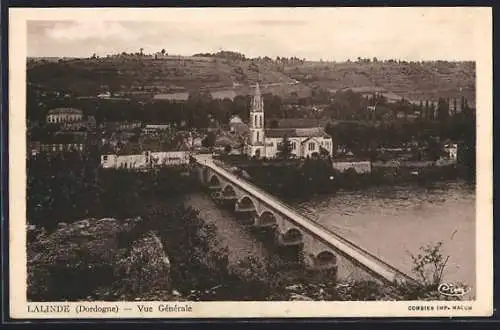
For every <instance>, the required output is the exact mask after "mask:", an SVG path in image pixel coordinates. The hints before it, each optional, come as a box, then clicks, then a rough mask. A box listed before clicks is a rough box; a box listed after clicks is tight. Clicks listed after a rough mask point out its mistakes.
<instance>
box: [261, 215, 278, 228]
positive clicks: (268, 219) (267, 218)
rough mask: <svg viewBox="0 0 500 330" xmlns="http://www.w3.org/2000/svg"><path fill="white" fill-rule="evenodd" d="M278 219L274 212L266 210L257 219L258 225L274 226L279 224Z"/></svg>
mask: <svg viewBox="0 0 500 330" xmlns="http://www.w3.org/2000/svg"><path fill="white" fill-rule="evenodd" d="M277 225H278V221H277V219H276V217H275V216H274V214H273V213H272V212H270V211H264V212H262V214H261V215H260V216H259V217H258V219H257V226H259V227H273V226H277Z"/></svg>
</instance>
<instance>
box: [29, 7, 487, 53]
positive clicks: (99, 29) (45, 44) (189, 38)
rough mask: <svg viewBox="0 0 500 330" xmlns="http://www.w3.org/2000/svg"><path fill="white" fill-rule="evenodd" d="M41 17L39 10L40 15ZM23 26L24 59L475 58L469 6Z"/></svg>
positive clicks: (188, 13) (78, 18) (182, 13)
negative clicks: (160, 55) (208, 55)
mask: <svg viewBox="0 0 500 330" xmlns="http://www.w3.org/2000/svg"><path fill="white" fill-rule="evenodd" d="M42 14H43V13H42ZM42 14H40V15H37V16H35V17H36V19H37V20H29V21H28V24H27V31H28V36H27V42H28V48H27V51H28V56H30V57H35V56H40V57H41V56H43V57H45V56H50V57H52V56H53V57H65V56H67V57H88V56H91V55H92V54H93V53H96V54H97V55H99V56H105V55H107V54H113V53H121V52H123V51H126V52H137V51H139V49H140V48H144V52H145V53H153V52H157V51H160V50H161V49H162V48H164V49H165V50H166V51H167V53H169V54H172V55H192V54H195V53H200V52H217V51H219V50H231V51H238V52H241V53H243V54H245V55H246V56H248V57H257V56H270V57H273V58H274V57H276V56H286V57H291V56H296V57H299V58H306V59H308V60H320V59H323V60H334V61H344V60H347V59H351V60H354V59H356V58H357V57H358V56H360V57H369V58H372V57H377V58H378V59H390V58H395V59H404V60H437V59H442V60H474V58H475V55H476V53H475V52H476V48H477V47H475V43H476V42H477V40H478V37H479V36H478V30H477V29H476V28H475V27H476V25H477V24H475V22H477V20H478V19H481V18H480V17H479V16H478V15H476V14H477V12H474V10H473V9H471V8H467V9H465V8H240V9H234V8H233V9H230V8H225V9H224V8H204V9H199V8H198V9H187V8H170V9H154V10H153V11H147V10H146V11H141V10H139V9H128V10H126V11H120V12H115V11H114V9H111V10H110V11H109V10H108V11H98V10H96V11H92V12H89V11H85V10H79V9H73V10H72V11H69V12H64V13H58V15H54V14H52V15H49V14H48V13H47V12H44V14H43V15H42Z"/></svg>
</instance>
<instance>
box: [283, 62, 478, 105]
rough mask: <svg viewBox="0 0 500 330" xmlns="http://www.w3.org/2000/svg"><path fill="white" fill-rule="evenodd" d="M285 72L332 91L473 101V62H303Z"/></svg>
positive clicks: (408, 97)
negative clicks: (373, 92) (344, 90)
mask: <svg viewBox="0 0 500 330" xmlns="http://www.w3.org/2000/svg"><path fill="white" fill-rule="evenodd" d="M285 73H286V74H287V75H288V76H290V77H291V78H293V79H296V80H299V81H301V82H304V83H315V84H318V85H320V86H321V87H323V88H327V89H333V90H337V89H342V88H346V87H350V88H356V87H357V88H359V87H365V89H369V88H373V89H374V90H377V89H378V90H379V91H380V90H385V91H386V92H392V93H394V94H397V95H399V96H401V97H404V98H406V99H410V100H425V99H433V100H437V99H438V98H439V97H445V98H447V97H450V98H451V97H458V95H459V94H460V93H463V95H464V96H465V97H467V98H468V99H469V100H470V101H471V104H472V102H474V100H475V76H476V73H475V64H474V63H473V62H443V61H438V62H425V63H408V62H371V63H358V62H344V63H325V62H323V63H322V62H306V63H304V64H298V65H295V64H294V65H290V66H287V67H286V68H285Z"/></svg>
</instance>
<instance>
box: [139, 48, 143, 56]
mask: <svg viewBox="0 0 500 330" xmlns="http://www.w3.org/2000/svg"><path fill="white" fill-rule="evenodd" d="M139 54H140V55H141V56H142V55H143V54H144V48H142V47H141V48H139Z"/></svg>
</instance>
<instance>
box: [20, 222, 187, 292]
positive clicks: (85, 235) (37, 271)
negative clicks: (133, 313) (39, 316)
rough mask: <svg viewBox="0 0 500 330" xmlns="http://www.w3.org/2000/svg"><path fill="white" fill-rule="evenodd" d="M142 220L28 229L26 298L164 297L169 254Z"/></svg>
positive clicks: (166, 285) (168, 285)
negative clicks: (144, 227) (48, 228)
mask: <svg viewBox="0 0 500 330" xmlns="http://www.w3.org/2000/svg"><path fill="white" fill-rule="evenodd" d="M141 223H142V220H141V219H140V218H134V219H126V220H116V219H100V220H97V219H87V220H81V221H78V222H75V223H72V224H64V223H61V224H59V226H58V228H57V229H56V230H55V231H54V232H53V233H50V234H48V233H46V232H45V231H44V230H41V229H38V228H29V230H28V300H30V301H61V300H67V301H76V300H136V299H140V300H151V299H152V298H153V299H154V298H157V299H161V300H168V299H169V295H170V293H169V292H170V283H169V271H170V262H169V259H168V256H167V254H166V253H165V248H164V246H163V244H162V242H161V241H160V239H159V238H158V236H157V234H156V233H155V232H153V231H146V232H142V231H141V229H140V228H141V226H140V225H141ZM155 300H156V299H155ZM178 300H179V299H178Z"/></svg>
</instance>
